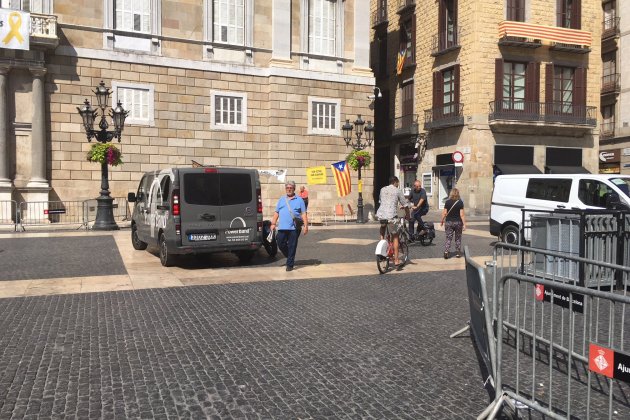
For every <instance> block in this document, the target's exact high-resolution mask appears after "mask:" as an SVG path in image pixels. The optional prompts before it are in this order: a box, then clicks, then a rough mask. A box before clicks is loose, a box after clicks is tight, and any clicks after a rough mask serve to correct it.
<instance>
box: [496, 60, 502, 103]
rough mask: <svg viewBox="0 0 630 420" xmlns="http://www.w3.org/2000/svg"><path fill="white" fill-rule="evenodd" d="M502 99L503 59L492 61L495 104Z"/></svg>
mask: <svg viewBox="0 0 630 420" xmlns="http://www.w3.org/2000/svg"><path fill="white" fill-rule="evenodd" d="M502 99H503V59H502V58H497V59H496V60H495V61H494V100H495V106H499V105H500V104H501V101H502Z"/></svg>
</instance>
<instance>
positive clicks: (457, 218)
mask: <svg viewBox="0 0 630 420" xmlns="http://www.w3.org/2000/svg"><path fill="white" fill-rule="evenodd" d="M445 223H446V226H445V227H444V232H445V233H446V241H445V243H444V259H448V257H449V255H450V251H451V241H452V240H453V236H455V256H456V257H457V258H459V257H461V256H462V231H464V230H465V229H466V215H465V214H464V202H463V201H462V199H461V197H460V196H459V190H458V189H457V188H453V189H452V190H451V192H450V194H449V195H448V200H446V203H444V210H442V221H441V222H440V226H444V224H445Z"/></svg>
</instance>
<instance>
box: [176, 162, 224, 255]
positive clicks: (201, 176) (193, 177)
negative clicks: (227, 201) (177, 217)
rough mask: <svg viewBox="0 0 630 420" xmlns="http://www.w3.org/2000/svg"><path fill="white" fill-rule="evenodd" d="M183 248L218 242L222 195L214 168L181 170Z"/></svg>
mask: <svg viewBox="0 0 630 420" xmlns="http://www.w3.org/2000/svg"><path fill="white" fill-rule="evenodd" d="M179 185H180V188H181V191H180V197H181V198H180V202H181V204H180V207H181V213H180V214H181V227H182V245H184V246H189V245H198V244H204V245H210V244H212V243H217V242H218V240H219V220H221V194H220V192H219V191H220V190H219V174H218V172H217V170H216V169H213V168H208V169H206V168H194V169H193V168H190V169H179Z"/></svg>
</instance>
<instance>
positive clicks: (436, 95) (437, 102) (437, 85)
mask: <svg viewBox="0 0 630 420" xmlns="http://www.w3.org/2000/svg"><path fill="white" fill-rule="evenodd" d="M443 91H444V82H443V80H442V73H441V72H439V71H436V72H435V73H433V109H434V110H435V109H436V108H440V107H441V106H442V105H443V101H444V96H443Z"/></svg>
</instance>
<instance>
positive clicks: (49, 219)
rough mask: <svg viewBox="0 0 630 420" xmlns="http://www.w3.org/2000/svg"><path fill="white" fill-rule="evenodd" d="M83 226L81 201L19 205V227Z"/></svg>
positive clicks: (82, 205) (40, 202)
mask: <svg viewBox="0 0 630 420" xmlns="http://www.w3.org/2000/svg"><path fill="white" fill-rule="evenodd" d="M42 225H55V226H59V225H77V228H81V227H84V226H85V216H84V202H83V201H24V202H21V203H20V226H21V227H22V230H26V227H29V226H42Z"/></svg>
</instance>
